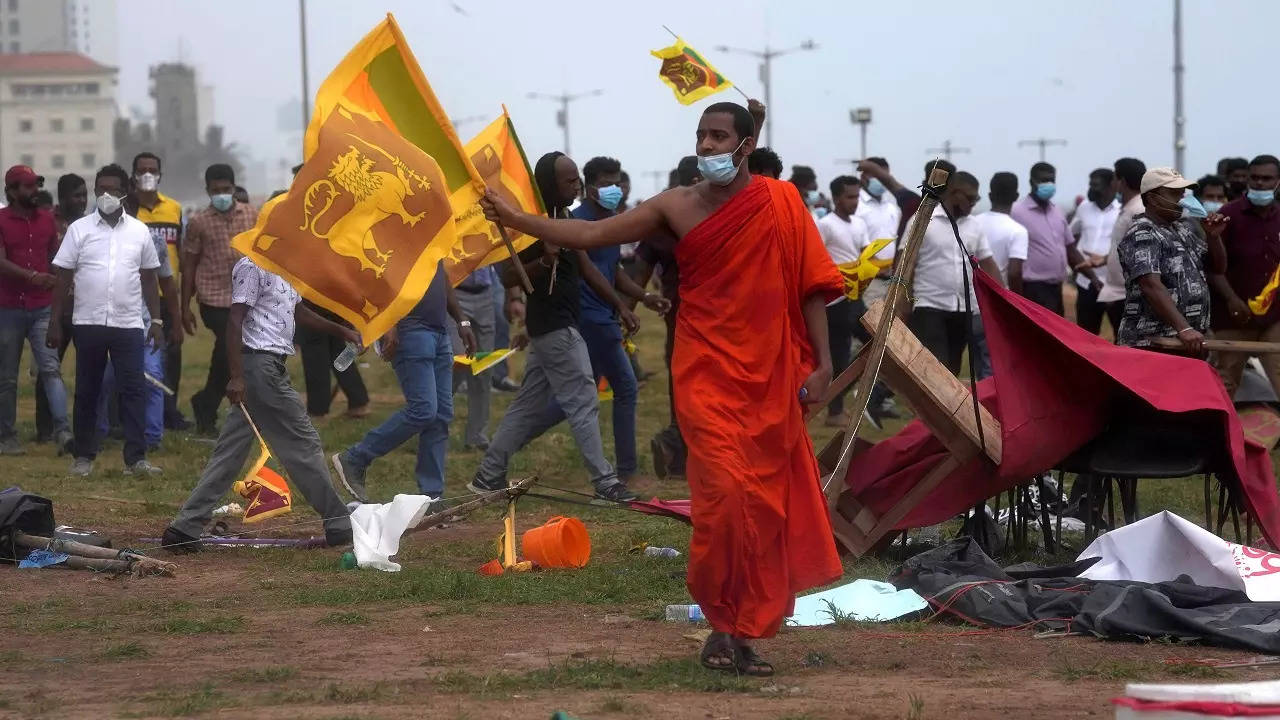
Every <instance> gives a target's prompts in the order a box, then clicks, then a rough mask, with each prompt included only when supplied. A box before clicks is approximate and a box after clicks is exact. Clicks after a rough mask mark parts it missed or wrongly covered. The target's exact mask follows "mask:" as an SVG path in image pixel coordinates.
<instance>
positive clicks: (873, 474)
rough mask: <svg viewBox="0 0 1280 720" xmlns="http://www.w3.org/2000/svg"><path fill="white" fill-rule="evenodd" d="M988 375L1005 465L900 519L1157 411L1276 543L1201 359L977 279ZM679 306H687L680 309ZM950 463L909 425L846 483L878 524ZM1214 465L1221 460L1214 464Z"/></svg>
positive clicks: (1270, 500) (1266, 464)
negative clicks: (1141, 346) (1110, 332)
mask: <svg viewBox="0 0 1280 720" xmlns="http://www.w3.org/2000/svg"><path fill="white" fill-rule="evenodd" d="M974 276H975V277H976V279H977V282H975V284H974V285H975V287H976V289H977V294H978V305H979V306H980V307H981V308H982V322H983V327H984V329H985V332H986V335H987V345H988V348H989V349H990V352H991V365H992V368H993V369H994V371H995V375H994V376H993V377H991V378H988V379H986V380H984V381H982V382H981V383H979V384H978V399H979V400H980V401H981V402H982V403H983V404H984V405H985V406H986V407H987V409H988V410H990V411H991V413H992V415H994V416H995V418H996V419H997V420H999V421H1000V423H1001V435H1002V439H1003V447H1004V452H1003V457H1002V459H1001V463H1000V466H999V467H997V468H994V469H993V468H992V467H991V464H990V462H989V461H987V460H986V459H985V458H981V457H979V458H976V459H974V460H972V461H970V462H969V463H967V464H965V465H963V466H962V467H961V468H960V469H959V470H956V471H955V472H953V473H951V474H950V475H948V476H947V477H946V478H944V479H943V480H942V481H941V482H940V483H939V484H938V485H937V487H935V488H934V489H933V490H932V491H931V492H929V494H928V495H926V496H925V497H924V498H922V499H921V501H920V502H919V503H917V504H916V505H915V507H914V508H913V509H912V510H911V511H910V512H908V513H907V515H906V517H904V518H903V519H902V520H901V521H899V522H898V523H897V525H896V526H895V529H897V530H905V529H908V528H913V527H926V526H929V525H934V524H937V523H940V522H942V521H944V520H947V519H948V518H950V517H953V516H955V515H958V514H960V513H962V512H964V511H965V510H966V509H967V508H971V507H973V506H974V505H975V504H976V503H978V502H981V501H982V500H983V499H984V498H988V497H991V496H993V495H998V494H1000V493H1001V492H1004V491H1005V490H1008V489H1009V488H1012V487H1014V486H1016V485H1018V484H1020V483H1023V482H1026V481H1027V479H1029V478H1032V477H1035V476H1036V475H1037V474H1039V473H1041V472H1044V471H1045V470H1048V469H1050V468H1052V467H1054V466H1056V465H1057V464H1059V463H1061V462H1062V461H1063V460H1064V459H1066V458H1067V457H1068V456H1069V455H1070V454H1071V453H1073V452H1075V451H1076V450H1078V449H1079V448H1080V447H1082V446H1083V445H1085V443H1087V442H1089V441H1090V440H1092V439H1093V438H1094V437H1095V436H1097V435H1098V434H1100V433H1102V432H1104V431H1105V429H1106V425H1107V423H1108V422H1109V421H1111V420H1112V419H1113V418H1116V417H1117V413H1119V412H1123V411H1135V412H1136V411H1138V410H1144V409H1145V410H1147V411H1148V412H1149V409H1154V411H1156V412H1157V413H1159V414H1160V415H1161V416H1164V417H1167V418H1170V419H1176V420H1178V421H1185V422H1188V423H1193V424H1194V425H1195V427H1196V429H1197V432H1198V433H1199V435H1198V436H1199V437H1204V438H1207V439H1208V440H1209V441H1210V448H1209V450H1210V452H1211V453H1212V454H1213V455H1216V456H1217V457H1215V458H1214V460H1215V462H1214V463H1213V468H1214V470H1215V471H1216V472H1217V473H1218V475H1219V476H1220V477H1221V478H1222V479H1223V481H1224V482H1229V483H1238V486H1239V487H1241V488H1242V489H1243V490H1244V492H1243V500H1244V503H1245V504H1246V506H1247V507H1248V509H1249V510H1250V511H1251V512H1252V513H1253V516H1254V517H1256V518H1257V519H1258V525H1259V527H1260V528H1261V529H1262V533H1263V536H1264V537H1265V538H1266V539H1267V540H1268V541H1269V542H1270V543H1271V545H1272V546H1273V547H1280V545H1277V543H1280V496H1278V495H1277V493H1276V482H1275V475H1274V472H1273V470H1272V467H1271V458H1270V457H1269V455H1268V453H1267V449H1266V448H1264V447H1262V446H1260V445H1257V444H1255V443H1252V442H1247V441H1246V440H1245V438H1244V435H1243V434H1242V432H1241V427H1240V419H1239V417H1238V416H1237V415H1236V411H1235V408H1234V406H1233V405H1232V403H1231V400H1230V399H1229V398H1228V397H1227V391H1226V389H1225V388H1223V386H1222V381H1221V380H1219V379H1218V374H1217V372H1216V371H1215V370H1214V369H1213V368H1212V367H1211V366H1210V365H1209V364H1208V363H1206V362H1203V361H1201V360H1195V359H1192V358H1185V357H1178V356H1176V355H1165V354H1161V353H1155V352H1150V351H1146V350H1136V349H1133V348H1125V347H1117V346H1115V345H1112V344H1111V343H1109V342H1107V341H1106V340H1104V339H1102V338H1100V337H1098V336H1096V335H1092V334H1090V333H1088V332H1086V331H1085V330H1082V329H1081V328H1079V327H1077V326H1076V325H1075V324H1073V323H1072V322H1070V321H1069V320H1066V319H1064V318H1062V317H1060V316H1058V315H1057V314H1055V313H1053V312H1051V311H1049V310H1046V309H1044V308H1042V307H1040V306H1039V305H1036V304H1035V303H1033V302H1031V301H1030V300H1027V299H1026V298H1024V297H1021V296H1019V295H1016V294H1014V293H1011V292H1009V291H1008V290H1005V289H1004V288H1002V287H1000V286H999V285H998V284H997V283H996V282H995V281H993V280H992V279H991V278H990V277H988V276H987V275H986V273H983V272H975V273H974ZM682 310H683V308H682ZM677 407H678V406H677ZM946 457H947V451H946V449H945V448H944V447H943V445H942V443H941V442H939V441H938V440H937V438H935V437H933V435H932V434H931V433H930V432H929V430H928V429H926V428H925V426H924V425H923V424H922V423H921V422H919V421H918V420H917V421H914V422H912V423H910V424H909V425H907V426H906V427H905V428H903V429H902V431H901V432H899V433H898V434H897V435H895V436H893V437H891V438H889V439H887V440H884V441H882V442H879V443H877V444H876V445H874V446H873V447H871V448H869V449H868V450H867V451H865V452H863V453H861V454H859V455H857V456H855V457H854V458H853V460H852V461H851V462H850V463H849V472H848V475H847V476H846V478H845V481H846V484H847V485H848V489H847V490H846V491H845V492H847V493H850V494H852V496H853V498H854V499H855V500H857V501H858V503H859V504H860V505H862V506H865V507H867V508H868V509H870V510H871V511H872V512H873V513H875V514H876V515H877V516H883V515H884V514H885V513H886V512H887V511H888V510H889V509H890V508H892V507H893V506H894V505H896V504H897V503H898V501H899V500H901V499H902V498H903V496H905V495H906V494H907V493H908V492H909V491H911V489H912V488H914V487H915V486H916V485H917V484H918V483H919V482H920V480H921V479H923V478H924V477H925V475H927V474H928V473H929V471H930V470H932V469H933V468H934V467H935V466H937V465H938V463H940V462H941V461H942V460H943V459H944V458H946ZM1218 458H1220V459H1218Z"/></svg>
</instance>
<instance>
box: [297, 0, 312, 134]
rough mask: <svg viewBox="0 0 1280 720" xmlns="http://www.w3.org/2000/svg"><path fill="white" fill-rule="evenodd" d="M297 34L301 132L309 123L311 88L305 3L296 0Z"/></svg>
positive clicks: (302, 0) (304, 130) (305, 129)
mask: <svg viewBox="0 0 1280 720" xmlns="http://www.w3.org/2000/svg"><path fill="white" fill-rule="evenodd" d="M298 34H299V36H300V37H301V44H302V132H303V134H304V135H305V134H306V132H307V126H308V125H310V124H311V90H310V88H309V87H308V85H310V83H309V82H308V79H307V4H306V0H298Z"/></svg>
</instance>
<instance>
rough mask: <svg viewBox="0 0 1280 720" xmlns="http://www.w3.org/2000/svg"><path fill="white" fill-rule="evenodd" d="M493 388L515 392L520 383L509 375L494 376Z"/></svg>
mask: <svg viewBox="0 0 1280 720" xmlns="http://www.w3.org/2000/svg"><path fill="white" fill-rule="evenodd" d="M493 389H494V390H497V391H499V392H515V391H517V390H519V389H520V383H518V382H516V381H515V380H512V379H511V378H509V377H504V378H494V380H493Z"/></svg>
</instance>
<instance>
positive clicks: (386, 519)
mask: <svg viewBox="0 0 1280 720" xmlns="http://www.w3.org/2000/svg"><path fill="white" fill-rule="evenodd" d="M430 505H431V498H430V497H427V496H426V495H396V496H395V497H394V498H393V499H392V500H391V502H389V503H383V504H370V503H365V504H363V505H360V506H358V507H356V508H355V509H354V510H352V511H351V539H352V541H353V543H354V545H355V554H356V565H357V566H359V567H362V568H373V569H375V570H382V571H385V572H399V571H400V564H399V563H394V562H392V561H391V556H392V555H395V554H396V553H398V552H400V536H401V535H403V534H404V533H405V531H406V530H409V529H410V528H414V527H417V525H418V523H420V522H422V518H423V516H425V515H426V514H427V508H428V507H430Z"/></svg>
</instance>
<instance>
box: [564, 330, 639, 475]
mask: <svg viewBox="0 0 1280 720" xmlns="http://www.w3.org/2000/svg"><path fill="white" fill-rule="evenodd" d="M578 330H579V331H580V332H581V333H582V339H583V340H585V341H586V343H587V354H589V355H590V356H591V371H592V374H594V375H595V377H597V378H600V377H603V378H605V379H607V380H608V381H609V387H611V388H613V449H614V452H615V453H616V454H617V457H618V462H617V470H618V477H620V478H622V479H624V480H625V479H627V478H629V477H631V476H632V475H635V474H636V396H637V394H638V392H639V388H638V387H637V386H636V374H635V370H634V369H633V368H632V367H631V359H630V358H628V357H627V351H626V350H625V349H624V348H623V347H622V328H620V327H618V326H617V325H597V324H595V323H590V322H583V323H580V324H579V325H578Z"/></svg>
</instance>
